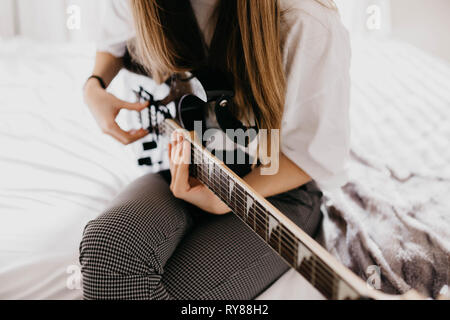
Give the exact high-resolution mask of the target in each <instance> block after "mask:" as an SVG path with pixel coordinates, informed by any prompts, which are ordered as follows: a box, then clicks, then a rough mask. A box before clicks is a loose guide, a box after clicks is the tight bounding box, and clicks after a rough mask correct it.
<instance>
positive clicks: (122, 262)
mask: <svg viewBox="0 0 450 320" xmlns="http://www.w3.org/2000/svg"><path fill="white" fill-rule="evenodd" d="M125 211H126V208H114V209H112V210H108V211H107V212H105V213H104V214H103V215H101V216H100V217H99V218H97V219H95V220H92V221H90V222H89V223H88V224H87V225H86V227H85V230H84V233H83V238H82V241H81V244H80V263H81V266H82V272H83V273H98V274H107V273H113V272H122V273H123V272H131V271H136V270H132V269H136V267H138V268H139V267H140V266H139V264H138V263H136V262H137V261H149V260H151V259H152V257H151V252H152V251H151V250H148V251H147V252H146V255H143V252H145V250H143V247H146V246H150V245H151V244H150V242H149V241H148V240H146V239H143V236H142V235H140V232H142V230H139V229H138V228H136V221H134V220H133V219H132V217H131V214H130V213H126V212H125ZM131 260H132V261H134V262H135V263H134V264H130V263H129V261H131ZM153 264H154V265H155V266H157V264H155V263H153Z"/></svg>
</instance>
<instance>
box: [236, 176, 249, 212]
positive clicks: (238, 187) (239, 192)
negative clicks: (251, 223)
mask: <svg viewBox="0 0 450 320" xmlns="http://www.w3.org/2000/svg"><path fill="white" fill-rule="evenodd" d="M235 190H236V195H235V196H236V197H238V198H240V199H241V201H242V203H241V205H240V206H237V208H236V209H237V210H236V212H235V213H236V214H237V215H238V216H239V217H241V219H243V220H244V221H246V216H245V210H246V207H247V204H246V199H245V191H244V188H243V187H242V186H241V185H240V184H236V186H235Z"/></svg>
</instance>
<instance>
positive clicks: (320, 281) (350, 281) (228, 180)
mask: <svg viewBox="0 0 450 320" xmlns="http://www.w3.org/2000/svg"><path fill="white" fill-rule="evenodd" d="M178 129H181V128H180V127H179V126H178V124H177V123H176V122H175V121H173V120H166V121H165V123H164V129H163V132H165V133H166V134H169V135H170V134H171V133H172V132H173V131H174V130H178ZM189 140H190V143H191V146H192V149H191V150H192V152H191V160H192V163H191V169H190V170H191V174H192V176H194V177H195V178H197V179H198V180H200V181H201V182H202V183H203V184H205V185H206V186H207V187H208V188H209V189H210V190H211V191H213V192H214V193H215V194H216V195H217V196H218V197H219V198H220V199H221V200H222V201H223V202H224V203H226V204H227V205H228V207H229V208H230V209H232V211H233V212H234V214H236V215H237V216H238V217H239V218H240V219H241V220H242V221H243V222H244V223H245V224H246V225H247V226H248V227H250V228H251V229H252V230H253V231H254V232H255V233H256V234H257V235H259V237H260V238H261V239H262V240H263V241H265V242H266V243H267V244H268V245H269V246H270V247H271V248H272V249H273V250H274V251H275V252H276V253H277V254H278V255H279V256H280V257H282V258H283V259H284V260H285V261H286V262H287V263H288V264H289V266H291V267H292V268H294V269H295V270H297V271H298V272H299V273H300V274H301V275H302V276H303V277H304V278H305V279H306V280H308V282H309V283H310V284H312V285H313V286H314V287H315V288H316V289H317V290H318V291H319V292H321V293H322V294H323V295H324V296H325V297H326V298H328V299H360V298H366V297H368V296H369V295H366V293H367V291H366V289H367V288H366V286H365V283H364V282H363V281H362V280H361V279H360V278H359V277H357V276H356V275H354V274H353V273H352V272H351V271H349V270H348V269H347V268H345V267H344V266H342V265H341V264H340V263H339V262H338V261H337V260H336V259H335V258H334V257H332V256H331V255H330V254H329V253H328V252H327V251H326V250H325V249H323V248H322V247H321V246H320V245H319V244H317V243H316V242H315V241H314V240H313V239H312V238H310V237H309V236H308V235H307V234H306V233H305V232H303V231H302V230H301V229H300V228H299V227H298V226H297V225H295V224H294V223H293V222H292V221H291V220H290V219H288V218H287V217H286V216H285V215H283V214H282V213H281V212H280V211H279V210H277V209H276V208H275V207H273V206H272V205H271V204H270V203H269V202H268V201H267V200H266V199H264V198H263V197H261V196H260V195H258V194H257V193H256V192H255V191H254V190H253V189H252V188H251V187H250V186H248V185H247V184H246V183H245V182H244V181H243V180H242V179H241V178H240V177H238V176H237V175H236V174H234V172H233V171H231V170H230V169H229V168H228V167H227V166H226V165H225V164H224V163H223V162H221V161H220V160H218V159H217V158H216V157H214V156H213V155H212V154H211V153H210V152H209V151H208V150H206V149H205V148H204V147H203V146H202V144H201V143H198V142H197V141H195V139H193V138H191V139H189Z"/></svg>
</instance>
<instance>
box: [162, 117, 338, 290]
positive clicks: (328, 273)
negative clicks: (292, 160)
mask: <svg viewBox="0 0 450 320" xmlns="http://www.w3.org/2000/svg"><path fill="white" fill-rule="evenodd" d="M166 124H167V123H166ZM164 127H165V126H164ZM164 127H163V129H161V130H160V132H162V133H166V134H167V130H164V129H165V128H164ZM173 131H174V130H173ZM173 131H172V132H173ZM172 132H170V133H169V134H171V133H172ZM191 145H192V147H194V157H195V150H197V151H200V152H202V151H203V150H202V149H200V148H199V147H198V146H196V145H195V144H191ZM203 154H204V153H201V154H200V157H201V158H202V159H203V160H205V158H206V160H208V163H206V164H203V165H197V166H196V168H197V169H199V168H200V171H201V173H203V174H204V176H205V177H206V176H208V177H209V175H210V174H209V172H208V174H207V175H206V174H205V173H206V172H204V171H203V167H204V166H211V165H213V166H214V165H216V164H215V163H214V162H212V161H211V159H208V157H204V156H203ZM197 155H199V154H197ZM198 158H199V157H198ZM208 171H209V170H208ZM212 171H213V172H216V170H212ZM216 177H217V176H216ZM226 177H227V178H230V177H229V176H226ZM224 178H225V177H224ZM204 182H205V183H210V182H211V181H209V178H208V181H207V182H206V181H204ZM237 185H239V184H237ZM219 187H220V188H221V189H222V191H224V192H225V193H227V192H226V191H227V190H225V189H223V188H222V186H221V185H219ZM237 190H239V189H237ZM221 196H223V195H221ZM223 197H224V198H225V196H223ZM241 200H243V199H242V198H241ZM252 200H253V201H254V204H256V205H258V202H256V201H255V200H254V199H252ZM240 204H241V205H243V204H242V203H240ZM261 209H263V210H265V208H262V207H261ZM265 211H266V210H265ZM255 216H258V217H259V218H260V214H259V213H258V212H257V211H256V212H255ZM275 220H276V219H275ZM255 222H256V220H255ZM277 222H279V221H277ZM279 225H280V226H282V224H279ZM260 227H261V226H260ZM266 227H267V226H266V224H264V229H266ZM261 228H262V227H261ZM279 233H280V235H281V237H280V238H284V239H285V240H288V241H289V242H290V245H293V243H292V239H289V238H286V236H285V233H284V232H281V230H280V232H279ZM280 240H281V239H280ZM269 241H270V239H269ZM294 241H297V242H298V243H300V241H299V240H298V239H294ZM280 244H281V243H280ZM288 244H289V243H288ZM288 248H289V250H287V251H288V252H289V253H290V254H291V256H292V257H293V258H296V257H297V255H298V249H297V248H292V247H288ZM274 249H275V248H274ZM280 249H281V248H280ZM307 250H308V251H310V250H309V249H307ZM311 253H312V252H311ZM280 254H281V252H280ZM313 257H314V255H313ZM315 259H316V261H315V263H316V265H315V267H316V271H319V272H320V274H322V275H319V277H317V276H318V274H316V275H315V276H316V278H315V282H316V284H317V285H319V284H320V283H319V282H317V281H318V280H319V281H327V282H326V284H325V283H324V284H322V285H324V286H325V288H328V286H327V284H329V283H330V282H331V284H332V288H331V290H332V294H334V289H335V281H334V280H336V277H335V276H334V274H335V273H334V272H333V271H332V270H331V269H330V268H329V267H328V266H327V265H326V264H324V262H323V261H321V259H317V258H315ZM292 265H293V266H295V268H296V269H298V268H299V267H301V266H302V265H300V266H297V265H296V264H294V263H292ZM305 266H307V267H308V269H311V268H312V265H311V267H310V266H309V265H308V264H305ZM299 271H300V270H299ZM309 271H310V272H311V273H312V272H313V271H314V270H309ZM330 277H331V279H330ZM311 280H312V279H311ZM323 289H324V288H323ZM325 291H327V290H325Z"/></svg>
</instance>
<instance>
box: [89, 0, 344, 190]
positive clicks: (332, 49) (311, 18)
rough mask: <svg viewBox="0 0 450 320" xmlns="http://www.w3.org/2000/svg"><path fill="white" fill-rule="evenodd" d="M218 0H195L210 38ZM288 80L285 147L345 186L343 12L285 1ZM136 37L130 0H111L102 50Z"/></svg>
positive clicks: (323, 179) (327, 184)
mask: <svg viewBox="0 0 450 320" xmlns="http://www.w3.org/2000/svg"><path fill="white" fill-rule="evenodd" d="M217 1H218V0H191V3H192V7H193V9H194V12H195V15H196V17H197V20H198V23H199V26H200V28H201V29H202V32H203V33H204V36H205V40H206V42H207V43H208V42H210V40H211V37H212V34H213V29H214V25H213V24H211V23H208V22H209V21H210V17H211V14H212V12H213V10H214V8H215V5H216V3H217ZM280 2H281V8H282V10H283V12H284V14H283V20H282V26H281V32H282V54H283V64H284V72H285V75H286V80H287V92H286V105H285V109H284V115H283V121H282V127H281V151H282V152H283V154H284V155H286V156H287V157H288V158H289V159H291V160H292V161H293V162H294V163H296V164H297V165H298V166H299V167H300V168H302V169H303V170H304V171H305V172H306V173H308V174H309V175H310V176H311V177H312V178H313V179H314V180H315V181H316V182H317V183H318V185H319V187H320V188H322V189H324V190H330V189H334V188H336V187H340V186H342V185H343V184H345V182H346V180H347V175H346V171H347V170H346V169H347V162H348V158H349V150H350V122H349V104H350V97H349V94H350V74H349V69H350V58H351V50H350V41H349V35H348V32H347V30H346V29H345V28H344V26H343V25H342V23H341V20H340V16H339V13H338V12H337V11H336V10H334V9H330V8H327V7H325V6H323V5H322V4H320V3H319V2H318V1H315V0H281V1H280ZM134 36H135V32H134V28H133V22H132V14H131V11H130V8H129V4H128V1H127V0H110V1H108V5H107V10H105V12H104V17H103V23H102V28H101V31H100V39H101V40H100V41H99V43H98V46H97V50H98V51H103V52H109V53H111V54H113V55H114V56H117V57H120V56H123V55H124V53H125V50H126V44H127V41H128V40H129V39H131V38H133V37H134Z"/></svg>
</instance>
